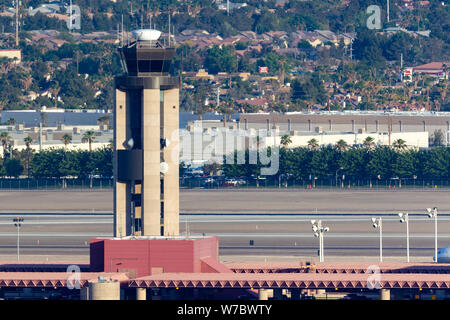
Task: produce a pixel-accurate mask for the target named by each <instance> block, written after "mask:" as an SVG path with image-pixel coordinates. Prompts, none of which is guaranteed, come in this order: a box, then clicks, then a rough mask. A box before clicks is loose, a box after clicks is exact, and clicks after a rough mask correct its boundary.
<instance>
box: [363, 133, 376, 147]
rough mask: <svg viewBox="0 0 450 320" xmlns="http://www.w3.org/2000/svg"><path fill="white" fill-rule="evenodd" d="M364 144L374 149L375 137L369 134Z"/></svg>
mask: <svg viewBox="0 0 450 320" xmlns="http://www.w3.org/2000/svg"><path fill="white" fill-rule="evenodd" d="M363 145H364V147H366V148H367V149H372V148H373V147H374V146H375V139H374V138H372V137H371V136H368V137H367V138H365V139H364V141H363Z"/></svg>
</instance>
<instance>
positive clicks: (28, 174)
mask: <svg viewBox="0 0 450 320" xmlns="http://www.w3.org/2000/svg"><path fill="white" fill-rule="evenodd" d="M23 141H24V142H25V145H26V147H27V176H28V178H29V177H30V153H31V148H30V145H31V144H32V143H33V138H32V137H30V136H27V137H25V138H24V139H23Z"/></svg>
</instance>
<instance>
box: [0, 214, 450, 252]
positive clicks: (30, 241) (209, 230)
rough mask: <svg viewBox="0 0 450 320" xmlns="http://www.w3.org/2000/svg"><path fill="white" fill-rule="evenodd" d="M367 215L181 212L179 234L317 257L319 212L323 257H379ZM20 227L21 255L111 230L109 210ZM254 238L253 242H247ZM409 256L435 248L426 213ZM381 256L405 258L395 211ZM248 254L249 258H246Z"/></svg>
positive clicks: (413, 229)
mask: <svg viewBox="0 0 450 320" xmlns="http://www.w3.org/2000/svg"><path fill="white" fill-rule="evenodd" d="M14 217H15V215H6V214H2V215H0V259H2V260H5V259H6V257H8V258H10V259H11V258H12V259H14V257H15V255H16V253H17V229H16V227H14V226H13V222H12V219H13V218H14ZM370 217H371V216H370V215H358V214H351V215H350V214H349V215H328V216H324V215H292V214H291V215H259V214H252V215H182V216H181V217H180V231H181V234H186V229H187V230H189V234H190V235H203V234H204V235H206V236H210V235H217V236H218V237H219V239H220V255H221V258H222V259H223V260H236V257H244V256H246V257H253V258H255V259H253V260H256V259H259V260H261V259H266V258H267V259H268V260H273V259H274V257H275V259H277V258H280V257H289V259H305V258H306V259H308V258H309V259H313V258H317V250H318V242H319V241H318V238H315V237H314V236H313V233H312V230H311V223H310V220H311V219H317V218H321V219H322V221H323V224H324V225H326V226H329V227H330V231H329V232H328V233H327V234H326V235H325V238H324V245H325V250H324V252H325V259H326V260H328V261H330V260H334V261H341V260H344V259H347V260H348V259H350V260H355V259H356V260H358V259H359V260H361V257H365V259H369V260H372V261H377V260H378V256H379V232H378V230H375V229H374V228H373V227H372V223H371V221H370ZM24 218H25V221H24V223H23V226H22V227H21V228H20V253H21V256H22V257H24V256H33V255H34V256H41V257H44V256H72V257H73V256H77V257H79V259H78V260H80V259H81V260H83V259H86V260H87V259H88V253H89V239H90V238H92V237H96V236H110V235H112V216H111V215H64V216H61V215H24ZM438 234H439V247H443V246H447V245H450V216H446V215H445V216H444V215H443V216H441V217H439V221H438ZM250 240H253V245H250ZM410 247H411V252H410V254H411V257H412V260H420V261H431V259H432V256H433V254H434V222H433V221H432V220H431V219H429V218H427V217H426V216H425V215H410ZM383 256H384V257H385V260H386V261H405V257H406V226H405V224H402V223H400V222H399V220H398V218H397V217H396V216H394V215H385V216H383ZM247 260H252V259H251V258H247Z"/></svg>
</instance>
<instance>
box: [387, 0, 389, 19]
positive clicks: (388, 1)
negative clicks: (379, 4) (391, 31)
mask: <svg viewBox="0 0 450 320" xmlns="http://www.w3.org/2000/svg"><path fill="white" fill-rule="evenodd" d="M387 22H388V23H389V0H387Z"/></svg>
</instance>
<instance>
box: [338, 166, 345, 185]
mask: <svg viewBox="0 0 450 320" xmlns="http://www.w3.org/2000/svg"><path fill="white" fill-rule="evenodd" d="M339 170H344V168H343V167H340V168H339V169H337V170H336V187H337V184H338V172H339Z"/></svg>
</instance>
